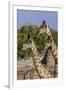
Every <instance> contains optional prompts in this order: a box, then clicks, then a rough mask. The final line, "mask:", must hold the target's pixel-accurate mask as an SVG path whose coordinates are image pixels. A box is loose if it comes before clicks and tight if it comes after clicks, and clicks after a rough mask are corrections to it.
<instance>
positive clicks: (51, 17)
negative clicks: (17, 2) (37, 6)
mask: <svg viewBox="0 0 66 90" xmlns="http://www.w3.org/2000/svg"><path fill="white" fill-rule="evenodd" d="M43 20H46V22H47V23H48V25H49V26H50V27H51V28H53V29H55V30H57V28H58V12H56V11H32V10H19V9H18V10H17V28H20V27H21V26H23V25H24V24H25V23H26V22H27V23H31V24H33V25H41V24H42V22H43Z"/></svg>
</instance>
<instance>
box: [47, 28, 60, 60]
mask: <svg viewBox="0 0 66 90" xmlns="http://www.w3.org/2000/svg"><path fill="white" fill-rule="evenodd" d="M47 33H48V36H50V39H51V46H52V50H51V51H52V54H53V56H54V57H55V59H57V57H58V56H57V46H56V44H55V42H54V39H53V37H52V33H51V31H50V29H49V27H48V26H47Z"/></svg>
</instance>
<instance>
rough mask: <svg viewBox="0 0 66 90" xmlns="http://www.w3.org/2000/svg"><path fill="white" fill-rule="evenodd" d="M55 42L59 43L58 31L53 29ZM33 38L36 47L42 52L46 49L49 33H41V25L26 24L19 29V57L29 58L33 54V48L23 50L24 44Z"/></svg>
mask: <svg viewBox="0 0 66 90" xmlns="http://www.w3.org/2000/svg"><path fill="white" fill-rule="evenodd" d="M51 32H52V35H53V38H54V40H55V43H56V44H57V32H55V31H53V30H51ZM30 37H31V38H32V39H33V41H34V43H35V45H36V48H37V49H38V51H39V53H40V54H41V53H42V52H43V51H44V46H45V43H46V41H47V38H48V35H47V33H43V34H40V35H39V27H38V26H36V25H24V26H23V27H21V28H20V29H19V30H17V57H18V58H24V59H25V58H26V57H27V58H29V57H30V56H32V51H31V49H26V50H22V48H23V44H24V43H28V42H29V38H30Z"/></svg>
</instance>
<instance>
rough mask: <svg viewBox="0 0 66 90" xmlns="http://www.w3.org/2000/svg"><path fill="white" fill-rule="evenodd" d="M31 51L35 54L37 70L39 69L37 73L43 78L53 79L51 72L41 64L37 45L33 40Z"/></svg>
mask: <svg viewBox="0 0 66 90" xmlns="http://www.w3.org/2000/svg"><path fill="white" fill-rule="evenodd" d="M31 49H32V52H33V58H34V64H35V68H36V69H37V72H38V74H39V75H40V77H41V78H51V77H53V76H52V75H51V74H50V72H49V71H48V69H47V68H46V67H44V66H43V65H42V64H41V63H40V57H39V55H38V51H37V49H36V47H35V44H34V42H33V40H32V44H31Z"/></svg>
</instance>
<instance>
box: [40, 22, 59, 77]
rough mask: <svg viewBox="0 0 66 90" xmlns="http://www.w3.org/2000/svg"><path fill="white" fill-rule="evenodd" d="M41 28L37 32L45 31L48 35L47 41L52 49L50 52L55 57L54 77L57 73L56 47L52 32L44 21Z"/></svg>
mask: <svg viewBox="0 0 66 90" xmlns="http://www.w3.org/2000/svg"><path fill="white" fill-rule="evenodd" d="M40 30H41V29H40ZM42 30H43V31H42V32H40V33H39V34H41V33H44V32H46V33H47V35H48V41H49V43H51V47H52V49H51V51H50V53H52V54H53V56H54V58H55V71H54V72H55V77H56V76H57V75H58V49H57V46H56V44H55V42H54V39H53V37H52V33H51V31H50V29H49V26H48V25H47V24H46V23H44V24H43V25H42ZM49 62H50V61H49Z"/></svg>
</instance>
